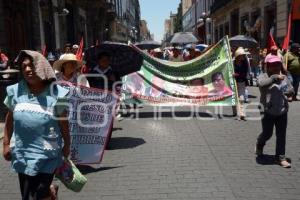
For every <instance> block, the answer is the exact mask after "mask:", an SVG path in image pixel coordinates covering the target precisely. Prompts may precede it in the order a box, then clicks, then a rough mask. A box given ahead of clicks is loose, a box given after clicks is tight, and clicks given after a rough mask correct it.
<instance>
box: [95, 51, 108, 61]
mask: <svg viewBox="0 0 300 200" xmlns="http://www.w3.org/2000/svg"><path fill="white" fill-rule="evenodd" d="M103 57H107V58H110V54H109V53H108V52H101V53H99V54H98V56H97V60H100V59H101V58H103Z"/></svg>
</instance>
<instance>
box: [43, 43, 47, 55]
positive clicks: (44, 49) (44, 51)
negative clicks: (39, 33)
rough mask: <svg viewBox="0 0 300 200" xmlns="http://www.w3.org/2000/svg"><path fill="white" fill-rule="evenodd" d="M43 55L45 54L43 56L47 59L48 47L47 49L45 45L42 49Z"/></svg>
mask: <svg viewBox="0 0 300 200" xmlns="http://www.w3.org/2000/svg"><path fill="white" fill-rule="evenodd" d="M42 54H43V56H45V57H46V54H47V47H46V45H44V46H43V47H42Z"/></svg>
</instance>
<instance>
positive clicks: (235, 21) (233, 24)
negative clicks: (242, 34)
mask: <svg viewBox="0 0 300 200" xmlns="http://www.w3.org/2000/svg"><path fill="white" fill-rule="evenodd" d="M239 18H240V16H239V10H238V9H236V10H234V11H233V12H231V14H230V36H235V35H238V34H239Z"/></svg>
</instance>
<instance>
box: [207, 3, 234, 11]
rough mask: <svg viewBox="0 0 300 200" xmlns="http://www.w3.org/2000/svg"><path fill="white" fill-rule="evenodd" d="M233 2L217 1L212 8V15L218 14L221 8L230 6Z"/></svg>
mask: <svg viewBox="0 0 300 200" xmlns="http://www.w3.org/2000/svg"><path fill="white" fill-rule="evenodd" d="M231 1H232V0H217V1H215V2H214V3H213V5H212V6H211V13H213V12H216V11H217V10H219V9H220V8H222V7H224V6H226V4H228V3H229V2H231Z"/></svg>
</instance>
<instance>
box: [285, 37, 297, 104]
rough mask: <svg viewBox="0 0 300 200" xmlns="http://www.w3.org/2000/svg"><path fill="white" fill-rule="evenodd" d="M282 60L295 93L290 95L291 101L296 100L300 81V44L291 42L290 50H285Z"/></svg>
mask: <svg viewBox="0 0 300 200" xmlns="http://www.w3.org/2000/svg"><path fill="white" fill-rule="evenodd" d="M283 60H284V65H283V68H284V71H285V72H287V73H288V74H289V73H290V74H291V77H292V83H293V87H294V91H295V94H294V96H293V97H292V100H293V101H298V100H299V99H298V98H297V95H298V89H299V82H300V45H299V44H298V43H293V44H292V45H291V50H290V52H287V53H286V54H285V56H284V58H283Z"/></svg>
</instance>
